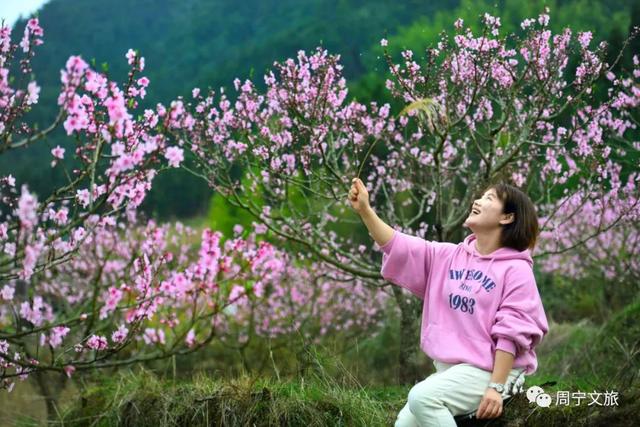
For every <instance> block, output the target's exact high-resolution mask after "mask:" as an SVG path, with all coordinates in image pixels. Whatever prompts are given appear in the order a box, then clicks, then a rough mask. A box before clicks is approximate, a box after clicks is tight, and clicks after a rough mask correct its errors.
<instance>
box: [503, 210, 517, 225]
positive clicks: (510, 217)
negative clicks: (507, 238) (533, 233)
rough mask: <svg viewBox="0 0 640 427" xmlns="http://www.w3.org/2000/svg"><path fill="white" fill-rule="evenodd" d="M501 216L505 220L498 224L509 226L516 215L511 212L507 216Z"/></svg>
mask: <svg viewBox="0 0 640 427" xmlns="http://www.w3.org/2000/svg"><path fill="white" fill-rule="evenodd" d="M503 216H504V217H505V218H504V219H501V220H500V224H502V225H507V224H511V223H512V222H513V221H515V220H516V215H515V214H514V213H513V212H511V213H508V214H503Z"/></svg>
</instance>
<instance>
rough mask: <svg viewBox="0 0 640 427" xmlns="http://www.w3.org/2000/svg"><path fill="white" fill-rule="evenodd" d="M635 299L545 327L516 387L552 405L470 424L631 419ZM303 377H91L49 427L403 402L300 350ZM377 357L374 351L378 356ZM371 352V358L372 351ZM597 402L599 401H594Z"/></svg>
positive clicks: (357, 418)
mask: <svg viewBox="0 0 640 427" xmlns="http://www.w3.org/2000/svg"><path fill="white" fill-rule="evenodd" d="M637 319H640V302H636V303H634V304H631V305H629V306H628V307H627V308H625V309H624V310H622V311H621V312H620V313H618V314H616V315H615V316H614V317H613V318H612V319H611V320H610V321H609V322H608V323H607V324H605V325H603V326H597V325H594V324H592V323H589V322H580V323H577V324H553V325H552V328H551V331H552V332H551V333H550V334H549V335H548V336H547V337H546V338H545V340H544V341H543V343H542V344H541V345H540V347H539V351H538V356H539V357H538V360H539V368H538V371H537V372H536V374H535V375H533V376H529V377H527V380H526V384H525V390H526V389H527V388H528V387H531V386H533V385H540V386H542V387H543V388H544V391H545V392H546V393H548V394H550V395H551V396H552V397H553V398H554V399H553V404H552V406H550V407H548V408H542V407H538V406H537V405H536V404H535V403H530V402H529V401H528V400H527V398H526V395H525V394H524V393H523V394H519V395H516V396H515V397H514V398H513V399H512V400H511V401H510V402H508V406H506V407H505V415H504V416H503V417H501V418H499V419H496V420H490V421H489V422H485V423H482V424H478V425H490V426H545V427H549V426H598V425H601V426H605V425H606V426H607V427H615V426H628V425H632V424H631V423H632V420H635V419H637V417H638V414H640V381H638V379H639V378H638V374H639V373H640V351H639V349H640V323H639V322H638V321H637ZM306 351H308V352H309V354H308V355H307V356H308V360H309V361H310V368H309V369H307V370H305V372H306V373H305V375H304V376H303V377H299V376H298V377H295V378H294V379H283V380H281V381H277V380H275V379H269V378H266V377H258V378H256V377H255V376H248V375H241V376H239V377H238V378H235V379H222V378H212V377H211V376H209V377H207V376H205V375H203V374H200V375H198V376H195V377H194V378H191V379H184V380H178V381H176V380H170V379H162V378H161V377H159V376H157V375H156V374H153V373H152V372H150V371H148V370H144V369H140V370H137V371H128V372H124V373H121V374H120V375H117V376H112V377H107V378H102V379H101V380H99V381H93V382H92V383H91V385H90V386H88V387H87V388H86V389H85V390H83V391H82V392H80V393H79V396H78V397H77V398H76V399H74V400H73V401H71V402H70V403H69V406H67V407H66V408H65V409H64V410H63V412H62V414H61V417H60V419H59V421H58V422H56V423H54V425H65V426H80V425H82V426H112V425H117V426H141V427H144V426H153V427H164V426H209V425H216V426H236V425H238V426H254V425H255V426H281V425H286V426H305V427H306V426H309V427H313V426H389V425H393V422H394V420H395V417H396V415H397V413H398V411H399V410H400V409H401V408H402V406H404V404H405V403H406V397H407V393H408V391H409V389H410V386H408V385H401V386H380V387H378V386H368V387H362V386H361V385H360V384H359V383H358V381H357V380H356V379H355V378H354V377H353V375H352V374H351V373H350V372H349V371H348V370H347V369H345V368H344V366H343V365H342V363H341V362H340V360H339V359H337V358H336V357H333V356H327V355H326V354H325V353H321V352H320V351H319V349H318V347H308V348H307V349H306ZM378 351H380V350H378ZM372 356H373V355H372ZM557 391H569V392H571V393H573V392H577V391H582V392H585V393H590V392H594V391H596V392H601V393H603V392H605V391H617V392H618V393H619V397H618V401H617V405H609V406H597V405H593V404H592V405H588V403H590V402H591V399H589V398H588V396H587V398H586V399H585V400H583V401H582V402H581V404H580V405H575V401H574V400H573V399H572V400H571V402H570V405H569V406H561V405H555V396H556V392H557ZM600 401H601V402H602V403H603V399H602V398H601V399H600Z"/></svg>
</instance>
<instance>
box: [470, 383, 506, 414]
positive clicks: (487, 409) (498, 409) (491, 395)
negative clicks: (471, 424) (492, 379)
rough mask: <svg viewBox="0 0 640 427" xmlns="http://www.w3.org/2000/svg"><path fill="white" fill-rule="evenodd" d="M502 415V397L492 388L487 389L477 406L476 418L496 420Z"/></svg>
mask: <svg viewBox="0 0 640 427" xmlns="http://www.w3.org/2000/svg"><path fill="white" fill-rule="evenodd" d="M500 415H502V395H501V394H500V393H498V392H497V391H496V390H495V389H493V388H487V390H486V391H485V392H484V396H483V397H482V400H481V401H480V406H478V412H476V418H479V419H481V418H496V417H499V416H500Z"/></svg>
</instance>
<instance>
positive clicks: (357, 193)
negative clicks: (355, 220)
mask: <svg viewBox="0 0 640 427" xmlns="http://www.w3.org/2000/svg"><path fill="white" fill-rule="evenodd" d="M349 202H351V207H352V208H353V209H354V210H355V211H356V212H358V214H359V215H361V214H362V212H364V211H365V210H367V209H369V208H370V206H369V192H368V191H367V189H366V187H365V186H364V183H363V182H362V181H361V180H360V178H353V179H352V180H351V189H350V190H349Z"/></svg>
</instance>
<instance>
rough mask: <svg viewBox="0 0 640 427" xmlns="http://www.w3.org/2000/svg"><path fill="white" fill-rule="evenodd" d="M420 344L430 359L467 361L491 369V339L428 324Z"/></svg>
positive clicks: (456, 361)
mask: <svg viewBox="0 0 640 427" xmlns="http://www.w3.org/2000/svg"><path fill="white" fill-rule="evenodd" d="M421 346H422V349H423V350H424V352H425V353H427V355H428V356H429V357H431V358H432V359H437V360H440V361H442V362H447V363H460V362H467V363H471V364H473V365H475V366H478V367H481V368H482V369H487V370H491V369H492V367H493V360H492V357H493V353H492V349H491V347H492V343H491V341H490V340H489V341H487V340H483V339H481V338H475V337H471V336H468V335H467V334H464V333H462V332H460V331H457V330H455V329H448V328H444V327H442V326H440V325H435V324H430V325H428V327H427V329H426V331H425V334H424V336H423V337H422V339H421Z"/></svg>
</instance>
